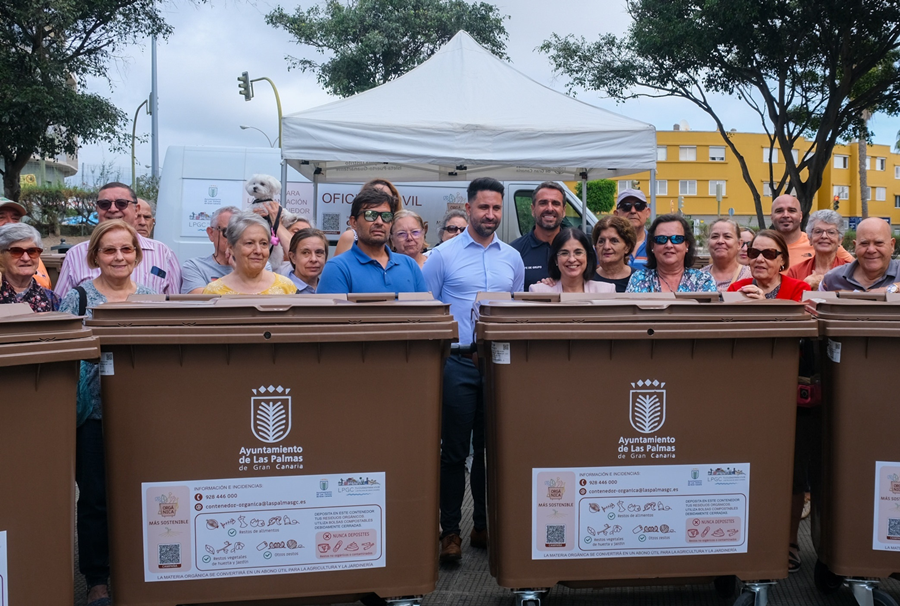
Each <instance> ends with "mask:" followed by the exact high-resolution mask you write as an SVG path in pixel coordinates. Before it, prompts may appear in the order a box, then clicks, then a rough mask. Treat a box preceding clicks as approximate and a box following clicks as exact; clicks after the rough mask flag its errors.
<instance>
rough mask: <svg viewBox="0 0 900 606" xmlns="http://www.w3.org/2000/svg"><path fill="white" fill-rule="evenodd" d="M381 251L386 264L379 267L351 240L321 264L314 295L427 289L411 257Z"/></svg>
mask: <svg viewBox="0 0 900 606" xmlns="http://www.w3.org/2000/svg"><path fill="white" fill-rule="evenodd" d="M385 250H387V253H388V263H387V267H382V266H381V263H379V262H378V261H376V260H375V259H373V258H372V257H370V256H369V255H367V254H366V253H364V252H363V251H362V250H360V248H359V246H358V245H357V244H356V242H354V243H353V246H352V247H351V248H350V250H348V251H347V252H345V253H344V254H342V255H338V256H336V257H334V258H333V259H330V260H329V261H328V262H327V263H326V264H325V268H324V269H323V270H322V276H321V277H320V278H319V285H318V286H317V287H316V294H332V293H337V294H350V293H364V292H392V293H395V294H396V293H401V292H428V286H427V285H426V284H425V278H424V277H422V270H421V269H419V264H418V263H416V262H415V261H414V260H413V259H412V257H407V256H406V255H397V254H394V253H393V252H391V250H390V249H389V248H387V247H385Z"/></svg>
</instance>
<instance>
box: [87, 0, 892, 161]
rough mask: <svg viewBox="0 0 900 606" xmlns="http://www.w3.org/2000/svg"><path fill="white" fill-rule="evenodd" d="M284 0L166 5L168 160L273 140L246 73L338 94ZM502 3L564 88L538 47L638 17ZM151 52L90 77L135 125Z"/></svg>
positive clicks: (95, 154)
mask: <svg viewBox="0 0 900 606" xmlns="http://www.w3.org/2000/svg"><path fill="white" fill-rule="evenodd" d="M278 4H279V3H278V2H277V1H276V0H259V1H257V2H239V1H227V2H226V1H223V0H211V1H210V2H208V3H206V4H192V3H190V2H187V1H185V0H177V1H176V2H175V3H171V4H168V5H167V6H166V8H165V11H166V18H167V20H168V21H169V23H170V24H171V25H172V26H173V27H174V33H173V34H172V36H170V38H169V39H168V40H162V41H160V42H159V44H158V47H157V63H158V82H159V125H160V126H159V135H160V142H159V150H160V151H159V153H160V166H162V163H163V162H164V160H165V153H166V148H167V147H168V146H170V145H229V146H241V147H244V146H265V145H268V144H267V143H266V140H265V138H264V137H263V135H262V134H260V133H258V132H256V131H253V130H241V129H240V125H242V124H243V125H248V126H254V127H257V128H260V129H262V130H263V131H265V132H266V133H267V134H268V136H269V137H270V138H271V139H272V140H273V141H274V139H275V138H276V137H277V135H278V124H277V112H276V108H275V99H274V95H273V94H272V92H271V88H270V87H269V86H268V85H267V84H266V83H264V82H260V83H256V84H255V85H254V86H255V97H254V98H253V100H252V101H249V102H247V101H245V100H244V98H243V97H242V96H241V95H240V94H239V93H238V87H237V77H238V76H239V75H240V74H241V72H243V71H248V72H249V73H250V77H251V78H258V77H261V76H267V77H269V78H271V79H272V80H273V81H274V82H275V83H276V85H277V86H278V90H279V93H280V95H281V102H282V105H283V110H284V113H285V114H290V113H293V112H296V111H300V110H303V109H307V108H310V107H315V106H317V105H321V104H323V103H327V102H329V101H331V100H333V98H332V97H330V96H329V95H327V94H326V93H325V92H324V91H323V90H322V89H321V87H320V86H319V84H318V82H317V81H316V78H315V75H314V74H311V73H301V72H299V71H297V70H292V71H288V67H287V66H288V64H287V61H286V60H285V55H292V56H299V57H309V58H313V59H314V58H316V57H317V56H318V55H317V53H315V52H314V51H312V49H309V48H308V47H300V46H298V45H297V44H295V43H294V42H293V41H292V40H291V37H290V36H289V35H288V34H287V33H286V32H284V31H283V30H279V29H274V28H271V27H269V26H268V25H266V23H265V15H266V14H267V13H268V12H270V11H271V10H272V9H273V8H274V7H275V6H277V5H278ZM312 4H313V0H305V1H303V2H295V1H294V2H292V1H286V2H284V3H282V6H283V7H284V8H285V9H286V10H288V11H289V12H293V10H294V9H295V8H296V7H297V6H302V7H304V8H308V7H309V6H311V5H312ZM496 4H497V6H498V7H499V9H500V11H501V12H502V13H503V14H506V15H509V19H508V20H507V21H506V29H507V31H508V32H509V40H508V45H507V49H508V54H509V56H510V58H511V59H512V64H513V66H514V67H516V68H517V69H518V70H519V71H521V72H523V73H524V74H526V75H527V76H529V77H531V78H533V79H534V80H537V81H538V82H541V83H543V84H546V85H547V86H550V87H552V88H555V89H557V90H560V91H564V90H565V86H566V79H565V77H556V76H554V74H553V73H552V70H551V68H550V63H549V61H548V59H547V57H546V56H545V55H543V54H540V53H538V52H536V51H535V47H537V46H538V45H539V44H540V43H541V42H542V41H543V40H545V39H546V38H547V37H549V35H550V34H551V33H553V32H556V33H558V34H560V35H564V34H568V33H572V34H576V35H584V36H585V37H587V38H588V39H589V40H593V39H595V38H596V37H597V35H598V34H600V33H615V34H621V33H622V32H624V31H625V29H626V28H627V26H628V23H629V17H628V15H627V14H626V12H625V3H624V2H623V1H622V0H553V1H552V2H548V1H546V0H543V1H537V0H507V1H501V2H497V3H496ZM150 54H151V53H150V42H149V40H148V41H146V43H145V44H143V45H141V46H133V47H129V48H127V49H124V50H123V52H122V57H121V58H120V59H119V60H118V61H117V62H116V63H115V64H114V65H112V66H111V69H110V75H111V77H112V87H110V85H109V84H107V83H106V82H105V81H103V80H95V79H92V80H89V81H88V82H87V88H88V89H89V90H91V91H92V92H96V93H98V94H101V95H104V96H107V97H109V98H110V99H111V100H112V101H113V102H114V103H115V104H116V105H117V106H118V107H119V108H121V109H122V110H123V111H125V112H126V113H127V114H128V115H129V127H130V120H131V119H132V118H133V116H134V112H135V109H137V107H138V105H140V103H141V101H142V100H143V99H146V98H147V97H149V94H150ZM579 98H580V99H581V100H583V101H586V102H588V103H592V104H594V105H597V106H599V107H603V108H605V109H609V110H611V111H615V112H617V113H621V114H623V115H626V116H628V117H630V118H634V119H637V120H642V121H644V122H649V123H651V124H653V125H654V126H656V128H657V129H658V130H670V129H671V128H672V125H673V124H676V123H679V122H681V121H682V120H684V121H686V122H687V123H688V124H689V125H690V128H691V129H692V130H714V124H713V122H712V120H711V119H710V118H708V117H707V116H706V114H704V113H703V112H701V111H700V110H698V109H696V108H695V107H694V106H693V105H692V104H690V103H689V102H687V101H682V100H675V99H642V100H637V101H629V102H627V103H622V104H617V103H615V102H614V101H611V100H607V99H602V98H601V97H600V96H599V95H598V94H597V93H593V92H583V93H580V94H579ZM716 106H717V107H719V108H720V115H721V117H722V119H723V123H724V124H725V127H726V128H727V129H732V128H735V129H737V130H739V131H749V132H759V131H760V126H759V122H758V119H755V118H754V116H753V115H751V114H750V113H748V112H747V111H746V110H745V109H744V108H743V106H742V104H741V103H740V102H737V101H732V100H729V99H725V98H721V99H720V100H719V101H717V103H716ZM137 126H138V128H137V132H138V134H139V135H140V134H144V135H146V136H147V138H148V141H149V133H150V116H148V115H147V114H145V113H144V112H143V110H142V111H141V113H140V114H139V116H138V122H137ZM872 129H873V130H874V131H875V142H876V143H882V144H886V145H892V144H893V142H894V140H895V136H896V134H897V131H898V130H900V119H897V118H887V117H884V116H876V117H875V118H874V119H873V120H872ZM79 161H80V162H81V163H83V164H88V165H98V164H101V163H107V164H109V163H112V164H115V165H117V166H120V167H122V171H123V175H122V176H123V178H127V177H128V174H130V157H129V156H128V155H127V154H114V153H111V152H110V151H109V149H108V148H107V147H106V146H104V145H86V146H84V147H82V149H81V152H80V154H79ZM137 161H138V165H139V166H140V165H145V166H148V165H149V164H150V145H149V142H148V143H144V144H138V147H137ZM139 172H147V171H146V169H145V170H144V171H141V170H140V169H139ZM76 179H77V177H76Z"/></svg>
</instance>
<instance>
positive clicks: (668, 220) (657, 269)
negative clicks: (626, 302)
mask: <svg viewBox="0 0 900 606" xmlns="http://www.w3.org/2000/svg"><path fill="white" fill-rule="evenodd" d="M647 242H648V245H647V267H646V268H645V269H637V270H635V271H634V273H633V274H631V280H630V281H629V282H628V288H627V289H625V292H639V293H643V292H716V283H715V282H714V281H713V279H712V276H711V275H709V274H708V273H706V272H704V271H700V270H699V269H694V268H693V267H692V266H693V264H694V256H695V254H696V246H697V245H696V243H695V242H694V234H693V233H692V231H691V226H690V225H689V224H688V222H687V221H686V220H685V219H684V218H683V217H680V216H679V215H660V216H658V217H657V218H656V220H655V221H654V222H653V224H652V225H650V230H649V232H648V233H647Z"/></svg>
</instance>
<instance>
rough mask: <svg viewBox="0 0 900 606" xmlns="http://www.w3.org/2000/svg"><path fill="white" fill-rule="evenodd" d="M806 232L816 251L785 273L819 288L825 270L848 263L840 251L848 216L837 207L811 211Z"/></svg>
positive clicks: (813, 287)
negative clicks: (845, 216)
mask: <svg viewBox="0 0 900 606" xmlns="http://www.w3.org/2000/svg"><path fill="white" fill-rule="evenodd" d="M806 233H807V235H809V242H810V244H812V247H813V251H815V254H814V255H813V257H812V258H810V259H807V260H806V261H801V262H800V263H797V264H795V265H792V266H791V267H790V269H788V270H787V273H786V274H785V275H787V276H790V277H791V278H796V279H797V280H803V281H804V282H806V283H807V284H809V287H810V288H811V289H813V290H817V289H818V288H819V283H821V282H822V278H823V277H825V274H827V273H828V272H829V271H831V270H832V269H834V268H835V267H839V266H841V265H845V264H846V263H847V260H846V259H845V258H843V257H842V256H841V255H839V254H838V250H839V249H840V247H841V241H842V240H843V239H844V218H843V217H841V215H840V214H839V213H837V212H835V211H833V210H817V211H816V212H814V213H810V215H809V221H808V222H807V223H806Z"/></svg>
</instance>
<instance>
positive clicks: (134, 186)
mask: <svg viewBox="0 0 900 606" xmlns="http://www.w3.org/2000/svg"><path fill="white" fill-rule="evenodd" d="M145 105H146V106H147V113H148V114H149V113H150V111H151V110H150V105H149V102H148V100H147V99H144V101H143V102H142V103H141V104H140V105H138V107H137V109H136V110H134V121H133V122H132V124H131V189H135V190H136V189H137V176H136V175H135V167H134V164H135V155H134V140H135V138H137V119H138V114H139V113H140V111H141V108H142V107H144V106H145Z"/></svg>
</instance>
